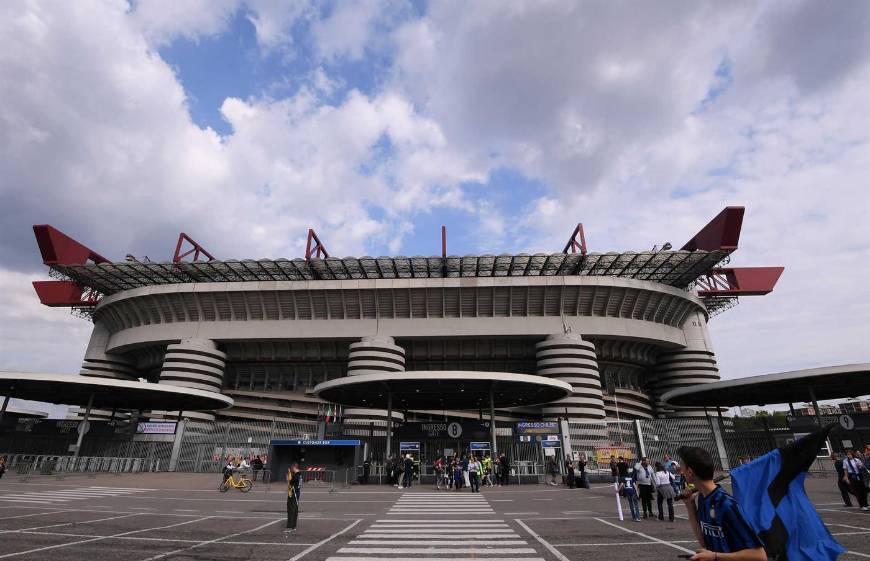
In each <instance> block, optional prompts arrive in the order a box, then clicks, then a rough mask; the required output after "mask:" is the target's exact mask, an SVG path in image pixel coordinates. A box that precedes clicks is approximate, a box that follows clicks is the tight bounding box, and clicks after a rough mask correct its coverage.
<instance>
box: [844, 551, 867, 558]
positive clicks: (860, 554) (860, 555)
mask: <svg viewBox="0 0 870 561" xmlns="http://www.w3.org/2000/svg"><path fill="white" fill-rule="evenodd" d="M846 553H850V554H852V555H857V556H858V557H866V558H868V559H870V555H867V554H866V553H858V552H857V551H846Z"/></svg>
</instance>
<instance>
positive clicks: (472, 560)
mask: <svg viewBox="0 0 870 561" xmlns="http://www.w3.org/2000/svg"><path fill="white" fill-rule="evenodd" d="M294 559H295V557H294ZM398 559H402V558H398ZM398 559H397V558H396V557H327V558H326V561H398ZM480 559H481V558H480V557H451V558H450V561H480ZM405 560H407V561H411V560H413V561H444V558H443V557H408V558H404V559H403V561H405ZM291 561H292V560H291ZM495 561H544V558H543V557H498V558H496V560H495Z"/></svg>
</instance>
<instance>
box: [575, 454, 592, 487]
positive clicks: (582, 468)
mask: <svg viewBox="0 0 870 561" xmlns="http://www.w3.org/2000/svg"><path fill="white" fill-rule="evenodd" d="M587 464H588V462H587V461H586V455H585V454H584V455H581V456H580V459H579V460H578V461H577V471H579V472H580V478H579V479H578V480H577V486H578V487H580V488H581V489H588V488H589V479H588V478H587V477H586V465H587Z"/></svg>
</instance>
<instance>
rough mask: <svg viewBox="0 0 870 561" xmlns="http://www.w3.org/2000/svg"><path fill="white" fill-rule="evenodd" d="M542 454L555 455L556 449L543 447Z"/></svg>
mask: <svg viewBox="0 0 870 561" xmlns="http://www.w3.org/2000/svg"><path fill="white" fill-rule="evenodd" d="M544 455H545V456H555V455H556V449H555V448H544Z"/></svg>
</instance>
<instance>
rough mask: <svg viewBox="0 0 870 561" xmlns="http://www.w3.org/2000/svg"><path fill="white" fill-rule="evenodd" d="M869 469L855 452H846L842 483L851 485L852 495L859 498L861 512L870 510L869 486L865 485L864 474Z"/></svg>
mask: <svg viewBox="0 0 870 561" xmlns="http://www.w3.org/2000/svg"><path fill="white" fill-rule="evenodd" d="M866 471H867V468H865V467H864V463H863V462H862V461H861V460H860V459H859V458H858V455H857V454H855V451H854V450H847V451H846V459H845V460H843V472H844V477H843V479H842V481H844V482H846V483H848V484H849V487H850V488H851V490H852V494H853V495H855V497H857V498H858V506H860V507H861V510H870V508H867V486H866V485H865V484H864V473H865V472H866Z"/></svg>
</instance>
